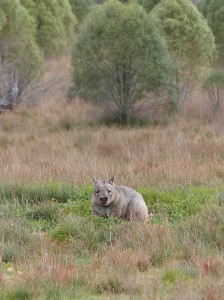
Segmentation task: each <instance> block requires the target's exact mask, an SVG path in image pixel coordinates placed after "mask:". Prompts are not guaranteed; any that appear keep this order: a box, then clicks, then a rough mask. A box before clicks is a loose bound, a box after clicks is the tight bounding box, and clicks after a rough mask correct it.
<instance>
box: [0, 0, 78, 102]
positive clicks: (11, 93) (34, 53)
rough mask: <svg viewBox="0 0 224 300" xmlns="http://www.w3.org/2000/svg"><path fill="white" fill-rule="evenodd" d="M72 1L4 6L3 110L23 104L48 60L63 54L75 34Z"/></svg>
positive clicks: (0, 31) (0, 36)
mask: <svg viewBox="0 0 224 300" xmlns="http://www.w3.org/2000/svg"><path fill="white" fill-rule="evenodd" d="M74 23H75V17H74V15H73V13H72V11H71V7H70V5H69V2H68V0H63V1H61V0H47V1H46V0H13V1H8V0H2V1H1V3H0V106H1V107H7V108H12V107H13V105H15V104H16V103H18V102H20V101H21V99H22V97H23V96H24V92H25V91H26V89H27V87H28V85H29V84H30V83H31V82H32V80H33V79H34V78H38V76H39V75H40V74H41V72H42V67H43V60H44V56H49V55H55V54H61V53H63V50H64V49H66V47H67V46H68V45H69V44H70V42H71V40H72V37H73V32H74Z"/></svg>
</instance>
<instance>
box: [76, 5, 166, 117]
mask: <svg viewBox="0 0 224 300" xmlns="http://www.w3.org/2000/svg"><path fill="white" fill-rule="evenodd" d="M171 69H172V67H171V61H170V57H169V54H168V51H167V49H166V45H165V43H164V40H163V39H162V38H161V36H160V35H159V33H158V32H157V30H156V27H155V25H154V22H153V20H152V19H151V18H149V17H148V16H147V14H146V12H145V10H144V9H143V8H142V7H141V6H139V5H136V4H129V5H125V4H122V3H120V2H119V1H116V0H110V1H107V2H106V3H104V4H103V5H101V6H98V7H97V8H96V9H94V10H93V11H92V12H91V13H90V14H89V15H88V17H87V18H86V19H85V22H84V23H83V24H82V26H81V29H80V32H79V34H78V36H77V38H76V40H75V45H74V49H73V78H74V83H75V85H76V87H77V88H78V89H80V90H82V91H84V93H85V96H86V97H87V98H88V99H90V100H92V101H94V100H95V101H99V103H105V104H106V105H107V107H111V106H112V107H114V106H115V107H116V109H117V110H118V111H119V116H120V119H121V121H122V122H123V123H126V122H127V121H128V119H129V117H130V116H131V114H132V113H133V110H134V107H135V104H136V103H137V102H138V103H139V101H141V100H142V99H143V98H144V97H146V98H147V96H145V92H154V93H155V92H158V91H159V90H160V89H161V88H164V87H166V86H167V85H168V83H169V86H171V82H170V76H169V73H170V70H171Z"/></svg>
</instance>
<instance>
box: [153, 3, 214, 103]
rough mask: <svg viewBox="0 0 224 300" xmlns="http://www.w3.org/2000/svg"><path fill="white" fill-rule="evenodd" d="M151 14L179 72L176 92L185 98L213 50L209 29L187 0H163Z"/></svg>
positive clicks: (209, 60)
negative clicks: (177, 90)
mask: <svg viewBox="0 0 224 300" xmlns="http://www.w3.org/2000/svg"><path fill="white" fill-rule="evenodd" d="M151 14H152V15H153V16H154V17H155V18H156V19H157V22H158V27H160V31H161V34H162V35H163V36H164V37H165V39H166V41H167V45H168V48H169V50H170V53H172V56H173V58H174V60H175V61H176V63H177V65H178V66H179V68H178V69H179V70H180V73H178V74H176V77H177V80H178V81H179V94H180V97H181V99H182V100H184V99H185V98H186V96H187V94H188V92H189V90H190V88H191V84H192V83H193V82H194V81H195V80H197V79H199V78H200V76H201V75H202V74H203V72H204V70H205V68H206V67H207V66H208V65H209V64H210V62H211V61H212V59H213V57H214V53H215V42H214V37H213V34H212V32H211V29H210V28H209V26H208V25H207V22H206V20H205V19H204V18H203V16H202V15H201V14H200V13H199V11H198V10H197V8H196V7H195V6H194V5H193V4H192V3H191V2H190V1H189V0H162V1H161V2H160V3H159V4H158V5H156V6H155V7H154V9H153V10H152V11H151Z"/></svg>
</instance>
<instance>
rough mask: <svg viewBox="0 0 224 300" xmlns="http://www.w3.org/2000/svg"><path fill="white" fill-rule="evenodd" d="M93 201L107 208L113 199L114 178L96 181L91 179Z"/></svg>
mask: <svg viewBox="0 0 224 300" xmlns="http://www.w3.org/2000/svg"><path fill="white" fill-rule="evenodd" d="M93 186H94V192H93V193H94V200H95V202H96V203H97V204H100V205H103V206H107V205H109V204H110V203H112V202H113V201H114V199H115V186H114V178H113V177H112V178H111V179H110V180H96V179H94V178H93Z"/></svg>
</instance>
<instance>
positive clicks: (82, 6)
mask: <svg viewBox="0 0 224 300" xmlns="http://www.w3.org/2000/svg"><path fill="white" fill-rule="evenodd" d="M69 2H70V5H71V8H72V11H73V13H74V15H75V16H76V17H77V19H78V21H79V22H81V21H82V20H83V19H84V18H85V17H86V16H87V14H88V13H89V11H90V8H91V5H93V4H94V2H93V1H92V0H69Z"/></svg>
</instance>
